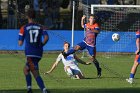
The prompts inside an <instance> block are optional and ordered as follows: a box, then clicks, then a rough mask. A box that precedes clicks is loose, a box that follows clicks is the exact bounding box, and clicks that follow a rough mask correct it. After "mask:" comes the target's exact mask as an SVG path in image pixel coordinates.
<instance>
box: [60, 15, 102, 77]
mask: <svg viewBox="0 0 140 93" xmlns="http://www.w3.org/2000/svg"><path fill="white" fill-rule="evenodd" d="M85 18H86V16H85V15H83V17H82V19H81V26H82V27H83V28H85V29H86V32H85V38H84V40H83V41H82V42H80V43H79V44H77V45H76V46H75V47H74V49H71V50H69V51H68V52H67V53H65V52H63V53H62V54H63V55H64V57H66V56H68V55H69V54H72V53H74V52H76V51H78V50H83V49H87V50H88V52H89V54H90V56H91V57H92V62H93V63H94V64H95V66H96V68H97V77H100V76H101V67H100V66H99V62H98V61H97V59H96V37H97V35H98V34H99V32H100V28H99V25H98V23H97V22H96V19H95V17H94V15H90V17H89V22H88V23H87V24H84V20H85Z"/></svg>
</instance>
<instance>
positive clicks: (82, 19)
mask: <svg viewBox="0 0 140 93" xmlns="http://www.w3.org/2000/svg"><path fill="white" fill-rule="evenodd" d="M85 18H86V16H85V15H83V17H82V18H81V27H82V28H84V25H85V24H84V20H85Z"/></svg>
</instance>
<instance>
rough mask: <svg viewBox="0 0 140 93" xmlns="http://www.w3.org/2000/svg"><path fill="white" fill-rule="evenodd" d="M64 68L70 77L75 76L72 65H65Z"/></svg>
mask: <svg viewBox="0 0 140 93" xmlns="http://www.w3.org/2000/svg"><path fill="white" fill-rule="evenodd" d="M64 70H65V72H66V73H67V75H68V76H69V77H73V76H74V75H73V72H72V69H71V68H70V66H65V67H64Z"/></svg>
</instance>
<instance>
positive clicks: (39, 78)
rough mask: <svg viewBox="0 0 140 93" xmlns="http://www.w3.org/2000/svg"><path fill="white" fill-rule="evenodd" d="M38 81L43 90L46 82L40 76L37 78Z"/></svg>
mask: <svg viewBox="0 0 140 93" xmlns="http://www.w3.org/2000/svg"><path fill="white" fill-rule="evenodd" d="M36 82H37V84H38V86H39V87H40V89H41V90H42V91H43V89H44V88H45V85H44V82H43V80H42V78H41V77H40V76H38V77H37V78H36Z"/></svg>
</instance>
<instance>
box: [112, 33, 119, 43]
mask: <svg viewBox="0 0 140 93" xmlns="http://www.w3.org/2000/svg"><path fill="white" fill-rule="evenodd" d="M112 40H113V41H115V42H117V41H119V40H120V35H119V34H118V33H114V34H113V35H112Z"/></svg>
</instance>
